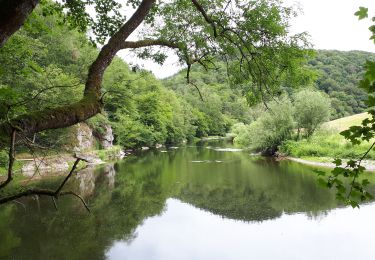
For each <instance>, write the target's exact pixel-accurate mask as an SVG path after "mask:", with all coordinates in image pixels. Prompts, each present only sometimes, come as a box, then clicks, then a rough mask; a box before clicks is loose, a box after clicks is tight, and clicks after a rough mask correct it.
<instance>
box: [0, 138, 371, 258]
mask: <svg viewBox="0 0 375 260" xmlns="http://www.w3.org/2000/svg"><path fill="white" fill-rule="evenodd" d="M218 146H219V147H218ZM220 148H224V145H223V144H219V143H216V144H215V143H211V146H209V144H206V145H202V146H195V147H185V148H177V149H167V150H165V151H150V152H147V153H144V154H143V155H140V156H137V157H136V156H132V157H129V158H127V159H125V160H123V161H121V162H119V163H116V164H108V165H105V166H101V167H99V168H96V169H85V170H83V171H81V172H79V173H78V174H77V176H75V177H74V178H73V179H71V180H70V183H69V185H68V186H67V187H66V189H74V190H76V191H77V192H79V193H80V194H81V195H82V196H84V197H85V199H86V200H87V202H88V204H89V205H90V208H91V211H92V212H91V214H90V213H88V212H87V211H86V210H85V209H84V208H83V207H82V205H81V204H80V202H79V201H77V200H76V199H75V198H73V197H66V198H61V199H59V201H58V211H56V210H55V208H54V206H53V203H52V201H51V199H50V198H40V199H36V198H27V199H24V200H22V201H20V202H22V204H20V203H14V204H10V205H6V206H4V205H3V206H0V258H4V259H130V260H133V259H135V260H137V259H147V260H149V259H158V260H159V259H162V260H165V259H167V260H168V259H173V260H175V259H176V260H177V259H189V260H190V259H288V260H289V259H375V250H374V249H373V245H374V243H375V232H374V230H375V204H367V205H363V206H362V207H361V209H360V210H358V209H352V208H345V207H341V206H339V205H337V203H336V202H335V199H334V194H333V193H332V192H331V191H329V190H326V189H323V188H320V187H319V186H318V185H317V184H316V177H315V176H316V174H315V173H314V171H313V170H314V169H313V168H311V167H308V166H304V165H301V164H297V163H294V162H289V161H281V162H276V161H274V160H271V159H266V158H259V157H254V156H251V155H249V154H248V153H246V152H241V151H236V150H230V149H229V150H226V149H220ZM370 178H371V179H372V181H373V182H375V180H374V177H372V176H370ZM60 181H61V180H60V179H58V178H54V179H51V180H44V181H43V182H38V183H37V184H35V185H39V186H49V187H51V186H53V185H58V183H59V182H60ZM373 190H374V191H375V188H373Z"/></svg>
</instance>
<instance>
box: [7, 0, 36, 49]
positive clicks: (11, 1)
mask: <svg viewBox="0 0 375 260" xmlns="http://www.w3.org/2000/svg"><path fill="white" fill-rule="evenodd" d="M38 3H39V0H0V47H2V46H3V45H4V43H5V42H6V41H7V40H8V38H9V37H10V36H11V35H12V34H13V33H15V32H16V31H17V30H18V29H20V28H21V26H22V25H23V24H24V22H25V21H26V19H27V17H28V16H29V15H30V14H31V12H32V11H33V10H34V8H35V6H36V5H37V4H38Z"/></svg>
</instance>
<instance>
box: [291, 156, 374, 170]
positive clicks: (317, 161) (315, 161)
mask: <svg viewBox="0 0 375 260" xmlns="http://www.w3.org/2000/svg"><path fill="white" fill-rule="evenodd" d="M285 159H287V160H290V161H294V162H298V163H302V164H306V165H312V166H319V167H325V168H332V169H333V168H335V167H336V165H335V164H334V163H332V161H333V160H334V159H333V158H327V157H324V158H313V157H309V158H295V157H290V156H287V157H285ZM322 159H323V161H322ZM326 160H327V161H326ZM328 160H329V161H328ZM343 161H344V162H345V161H346V160H343ZM362 166H364V167H366V170H367V171H375V161H374V160H365V161H363V162H362Z"/></svg>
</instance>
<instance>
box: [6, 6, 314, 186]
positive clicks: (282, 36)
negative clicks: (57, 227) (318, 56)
mask: <svg viewBox="0 0 375 260" xmlns="http://www.w3.org/2000/svg"><path fill="white" fill-rule="evenodd" d="M15 2H16V3H15ZM41 3H42V8H43V12H44V13H45V14H50V13H57V14H59V15H60V17H61V22H64V23H67V24H69V25H70V26H72V27H78V28H79V29H80V30H82V31H87V30H90V32H92V34H93V39H92V40H93V41H94V42H96V43H98V44H102V47H101V48H100V51H99V54H98V56H97V58H96V59H95V61H94V62H93V63H92V64H91V66H90V68H89V70H88V73H87V78H86V82H85V88H84V93H83V98H82V99H81V100H79V101H77V102H73V103H71V104H68V105H64V106H58V105H57V106H55V107H52V108H48V109H42V110H40V111H36V112H29V113H25V114H23V115H20V116H16V117H14V118H9V120H8V121H7V122H6V123H3V124H1V125H0V136H7V137H8V140H10V147H11V149H10V152H9V155H10V160H9V161H10V163H9V172H8V179H7V181H6V182H7V183H8V182H9V180H10V179H11V178H12V172H11V168H12V167H11V166H12V163H13V161H14V155H13V154H14V144H15V139H17V137H18V136H21V135H29V134H32V133H37V132H40V131H43V130H47V129H58V128H63V127H67V126H71V125H73V124H76V123H78V122H81V121H84V120H86V119H88V118H90V117H92V116H94V115H96V114H97V113H99V112H100V111H101V110H102V108H103V94H102V91H101V86H102V80H103V75H104V72H105V70H106V68H107V67H108V66H109V64H111V62H112V61H113V59H114V57H115V56H116V54H117V53H118V52H119V51H120V50H123V49H131V50H134V51H135V52H136V53H137V54H138V56H139V57H141V58H144V59H152V60H154V61H156V62H159V63H163V61H164V60H165V58H166V56H167V55H168V52H167V51H166V49H167V48H168V49H172V50H173V51H174V52H175V53H176V54H177V55H178V57H179V60H180V62H181V63H182V64H186V66H187V70H186V71H187V75H186V77H187V82H188V83H191V81H190V70H191V67H192V66H193V65H194V64H200V65H202V66H203V67H205V68H206V69H210V68H215V61H216V60H218V59H219V60H222V61H225V62H226V63H227V71H228V76H229V78H230V81H231V82H232V83H233V84H236V85H239V86H243V88H244V89H246V90H247V92H248V93H247V96H248V97H249V98H248V99H249V100H251V101H258V100H262V99H263V100H264V99H265V97H266V96H270V95H273V94H275V93H278V91H279V90H278V88H279V86H280V85H281V82H282V81H283V80H284V79H286V78H287V77H288V75H289V74H293V72H294V70H295V69H298V68H299V67H300V63H301V61H302V60H303V59H304V57H305V55H306V52H305V48H306V47H308V44H307V42H306V40H305V35H304V34H297V35H292V36H291V35H290V34H289V32H288V21H289V18H290V17H291V16H293V15H295V12H294V11H293V10H292V9H291V8H288V7H285V6H283V5H282V3H281V2H280V1H278V0H260V1H244V2H237V1H230V0H228V1H226V0H213V1H212V0H211V1H208V0H200V1H198V0H177V1H170V2H157V1H155V0H142V1H138V0H131V1H128V2H127V5H128V6H132V7H133V8H134V13H133V14H132V15H131V16H130V17H129V18H128V19H126V18H125V17H124V16H123V15H122V14H121V12H120V11H119V10H121V8H122V6H121V5H120V4H119V3H118V2H117V1H115V0H90V1H82V0H74V1H69V0H63V1H56V2H52V1H49V0H42V1H41ZM37 4H39V1H38V0H19V1H11V0H1V1H0V9H1V13H0V17H1V23H0V32H1V33H0V34H1V35H2V38H0V44H1V46H2V45H4V44H5V42H6V40H7V39H8V38H9V36H11V35H12V34H13V33H14V32H15V31H17V30H18V29H19V28H20V26H22V24H23V23H24V21H25V20H26V19H27V17H28V15H29V14H30V13H31V11H32V10H33V9H34V8H35V6H36V5H37ZM87 10H95V11H94V14H91V15H90V13H89V12H88V11H87ZM5 14H6V15H5ZM141 25H142V26H141ZM137 29H138V31H139V35H138V38H139V40H137V41H130V40H129V39H128V38H129V36H130V35H132V34H134V32H135V31H136V30H137Z"/></svg>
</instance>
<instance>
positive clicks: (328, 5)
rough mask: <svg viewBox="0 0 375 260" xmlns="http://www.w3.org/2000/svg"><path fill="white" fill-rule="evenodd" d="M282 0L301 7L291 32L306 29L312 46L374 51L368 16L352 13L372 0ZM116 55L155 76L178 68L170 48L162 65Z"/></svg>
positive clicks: (373, 9) (372, 8)
mask: <svg viewBox="0 0 375 260" xmlns="http://www.w3.org/2000/svg"><path fill="white" fill-rule="evenodd" d="M284 2H285V4H286V5H289V6H290V5H296V6H299V7H300V8H301V10H302V13H300V14H299V16H298V17H297V18H295V19H293V20H292V21H291V28H290V31H291V33H292V34H295V33H301V32H308V33H309V35H310V37H311V38H310V40H311V43H312V44H313V47H314V48H315V49H328V50H333V49H334V50H342V51H349V50H362V51H369V52H375V45H374V43H373V42H372V41H370V40H369V38H370V31H369V30H368V27H369V26H370V22H369V20H366V21H365V20H362V21H358V18H357V17H356V16H354V13H355V12H356V11H357V10H358V9H359V6H364V7H368V8H369V15H370V16H371V17H372V16H373V15H374V14H375V1H374V0H284ZM133 37H134V36H133ZM133 37H132V39H133V40H134V38H133ZM119 56H120V57H122V58H123V59H124V60H125V61H126V62H127V63H131V64H138V65H141V66H143V68H144V69H146V70H150V71H152V72H153V73H154V74H155V75H156V77H158V78H165V77H169V76H171V75H173V74H175V73H177V72H178V71H179V70H180V69H181V68H182V67H181V66H180V65H179V64H178V59H177V57H176V56H175V55H173V53H172V52H171V55H170V57H169V58H168V59H167V60H166V62H165V63H164V65H162V66H160V65H158V64H156V63H153V62H151V61H142V60H140V59H138V58H137V57H134V55H132V54H131V52H129V51H121V52H120V53H119Z"/></svg>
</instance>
